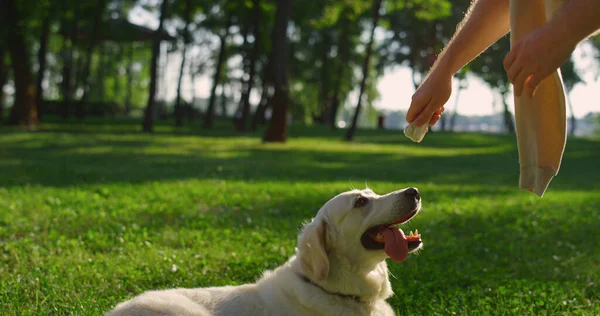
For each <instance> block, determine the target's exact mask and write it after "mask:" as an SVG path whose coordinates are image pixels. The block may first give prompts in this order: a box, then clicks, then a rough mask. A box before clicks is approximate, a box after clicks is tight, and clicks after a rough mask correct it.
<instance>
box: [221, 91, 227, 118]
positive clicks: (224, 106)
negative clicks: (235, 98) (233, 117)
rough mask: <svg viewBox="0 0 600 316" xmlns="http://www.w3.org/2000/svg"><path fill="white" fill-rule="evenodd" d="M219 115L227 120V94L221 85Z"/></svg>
mask: <svg viewBox="0 0 600 316" xmlns="http://www.w3.org/2000/svg"><path fill="white" fill-rule="evenodd" d="M221 115H222V117H223V118H227V94H226V93H225V84H221Z"/></svg>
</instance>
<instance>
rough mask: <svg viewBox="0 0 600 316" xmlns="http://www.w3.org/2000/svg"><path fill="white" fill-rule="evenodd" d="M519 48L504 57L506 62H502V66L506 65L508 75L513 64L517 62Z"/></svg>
mask: <svg viewBox="0 0 600 316" xmlns="http://www.w3.org/2000/svg"><path fill="white" fill-rule="evenodd" d="M516 48H517V47H514V48H513V49H511V50H510V51H509V52H508V54H506V56H505V57H504V61H503V62H502V64H503V65H504V69H505V70H506V72H507V73H508V70H509V69H510V68H511V66H512V65H513V63H514V62H515V60H516V59H517V49H516Z"/></svg>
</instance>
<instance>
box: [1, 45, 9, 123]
mask: <svg viewBox="0 0 600 316" xmlns="http://www.w3.org/2000/svg"><path fill="white" fill-rule="evenodd" d="M1 40H2V41H1V42H0V122H2V121H3V120H4V85H5V84H6V80H7V79H8V67H7V65H6V47H5V46H4V43H6V42H5V41H4V38H1Z"/></svg>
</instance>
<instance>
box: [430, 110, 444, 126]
mask: <svg viewBox="0 0 600 316" xmlns="http://www.w3.org/2000/svg"><path fill="white" fill-rule="evenodd" d="M441 118H442V115H441V114H437V113H436V114H433V117H431V120H430V121H429V126H433V125H435V123H437V122H438V121H439V120H440V119H441Z"/></svg>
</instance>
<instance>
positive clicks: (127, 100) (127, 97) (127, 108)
mask: <svg viewBox="0 0 600 316" xmlns="http://www.w3.org/2000/svg"><path fill="white" fill-rule="evenodd" d="M127 50H128V51H127V55H128V56H127V69H126V70H125V74H126V76H127V92H126V94H125V115H126V116H129V114H130V113H131V97H132V96H133V69H132V68H133V43H132V44H131V45H129V47H128V49H127Z"/></svg>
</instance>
